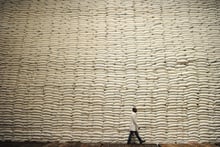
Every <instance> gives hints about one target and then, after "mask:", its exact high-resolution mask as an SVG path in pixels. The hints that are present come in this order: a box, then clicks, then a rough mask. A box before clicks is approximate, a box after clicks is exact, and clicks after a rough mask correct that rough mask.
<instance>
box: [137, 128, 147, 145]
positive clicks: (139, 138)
mask: <svg viewBox="0 0 220 147" xmlns="http://www.w3.org/2000/svg"><path fill="white" fill-rule="evenodd" d="M135 135H136V137H137V138H138V140H139V142H140V144H142V143H143V142H145V141H144V140H142V139H141V137H140V136H139V134H138V131H135Z"/></svg>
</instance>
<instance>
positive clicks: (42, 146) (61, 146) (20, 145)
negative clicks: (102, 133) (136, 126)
mask: <svg viewBox="0 0 220 147" xmlns="http://www.w3.org/2000/svg"><path fill="white" fill-rule="evenodd" d="M0 147H220V144H219V143H215V144H209V143H202V144H199V143H188V144H160V145H156V144H143V145H139V144H130V145H127V144H112V143H80V142H67V143H60V142H11V141H4V142H3V141H0Z"/></svg>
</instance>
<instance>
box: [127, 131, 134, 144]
mask: <svg viewBox="0 0 220 147" xmlns="http://www.w3.org/2000/svg"><path fill="white" fill-rule="evenodd" d="M132 135H133V131H130V133H129V136H128V142H127V144H130V143H131V137H132Z"/></svg>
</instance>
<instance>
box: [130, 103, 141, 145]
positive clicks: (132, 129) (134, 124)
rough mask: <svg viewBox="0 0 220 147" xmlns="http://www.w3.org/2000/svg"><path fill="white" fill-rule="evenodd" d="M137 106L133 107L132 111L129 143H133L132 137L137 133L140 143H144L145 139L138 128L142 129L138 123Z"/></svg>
mask: <svg viewBox="0 0 220 147" xmlns="http://www.w3.org/2000/svg"><path fill="white" fill-rule="evenodd" d="M136 113H137V108H135V107H134V108H132V113H131V123H130V134H129V136H128V142H127V144H130V143H131V137H132V136H133V135H135V136H136V137H137V138H138V140H139V142H140V144H142V143H144V142H145V140H142V139H141V138H140V136H139V134H138V130H139V129H140V127H138V124H137V114H136Z"/></svg>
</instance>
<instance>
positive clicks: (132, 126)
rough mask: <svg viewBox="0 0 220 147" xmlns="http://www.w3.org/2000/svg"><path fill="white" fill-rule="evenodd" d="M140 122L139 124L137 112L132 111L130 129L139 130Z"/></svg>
mask: <svg viewBox="0 0 220 147" xmlns="http://www.w3.org/2000/svg"><path fill="white" fill-rule="evenodd" d="M137 130H138V124H137V114H136V113H135V112H132V113H131V123H130V131H137Z"/></svg>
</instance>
